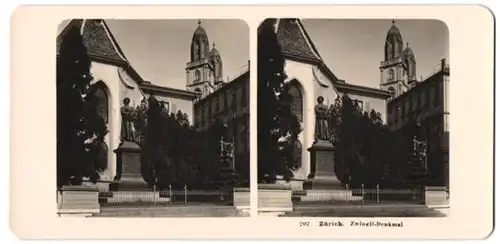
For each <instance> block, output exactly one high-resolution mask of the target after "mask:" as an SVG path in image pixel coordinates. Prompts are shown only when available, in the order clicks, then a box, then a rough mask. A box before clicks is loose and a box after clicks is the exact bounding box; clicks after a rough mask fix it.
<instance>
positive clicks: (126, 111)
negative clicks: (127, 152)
mask: <svg viewBox="0 0 500 244" xmlns="http://www.w3.org/2000/svg"><path fill="white" fill-rule="evenodd" d="M129 104H130V99H129V98H125V99H123V106H122V107H121V108H120V112H121V114H122V128H121V134H120V141H121V142H124V141H129V142H135V129H134V117H135V109H134V108H133V107H131V106H129Z"/></svg>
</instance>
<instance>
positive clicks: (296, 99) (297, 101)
mask: <svg viewBox="0 0 500 244" xmlns="http://www.w3.org/2000/svg"><path fill="white" fill-rule="evenodd" d="M288 94H290V95H291V96H292V113H293V114H295V116H297V119H298V120H299V121H300V122H302V94H301V93H300V90H299V88H298V87H297V86H295V85H292V86H290V88H289V89H288Z"/></svg>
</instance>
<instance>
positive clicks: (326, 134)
mask: <svg viewBox="0 0 500 244" xmlns="http://www.w3.org/2000/svg"><path fill="white" fill-rule="evenodd" d="M317 101H318V104H316V106H314V112H315V114H316V126H315V130H314V141H315V142H316V141H318V140H323V141H328V140H329V139H330V130H329V128H328V127H329V126H328V106H326V105H324V104H323V101H324V98H323V97H322V96H319V97H318V99H317Z"/></svg>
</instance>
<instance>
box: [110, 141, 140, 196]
mask: <svg viewBox="0 0 500 244" xmlns="http://www.w3.org/2000/svg"><path fill="white" fill-rule="evenodd" d="M114 152H115V153H116V158H117V160H116V161H117V174H116V177H115V179H114V181H115V182H114V183H113V184H112V186H110V187H111V188H112V190H114V191H117V190H118V191H130V190H145V189H148V184H147V183H146V181H144V179H143V178H142V174H141V149H140V148H139V145H137V144H136V143H135V142H129V141H125V142H123V143H121V144H120V146H119V147H118V148H117V149H116V150H115V151H114Z"/></svg>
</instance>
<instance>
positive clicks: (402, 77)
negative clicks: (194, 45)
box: [380, 20, 415, 97]
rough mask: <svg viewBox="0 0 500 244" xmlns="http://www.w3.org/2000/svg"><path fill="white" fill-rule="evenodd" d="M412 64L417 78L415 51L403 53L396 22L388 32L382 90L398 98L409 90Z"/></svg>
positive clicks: (382, 68) (382, 70)
mask: <svg viewBox="0 0 500 244" xmlns="http://www.w3.org/2000/svg"><path fill="white" fill-rule="evenodd" d="M409 64H411V65H412V67H413V69H412V72H413V73H412V74H413V76H415V69H414V68H415V58H414V56H413V51H412V50H411V49H410V48H409V47H407V48H406V49H405V50H404V51H403V38H402V36H401V33H400V32H399V29H398V27H397V26H396V24H395V21H394V20H393V21H392V26H391V28H390V29H389V31H388V32H387V36H386V38H385V46H384V61H382V62H381V63H380V73H381V74H380V77H381V81H380V88H381V89H383V90H386V91H389V92H391V93H392V96H393V97H397V96H399V95H401V94H402V93H404V92H405V91H407V90H408V88H409V69H408V65H409Z"/></svg>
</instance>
